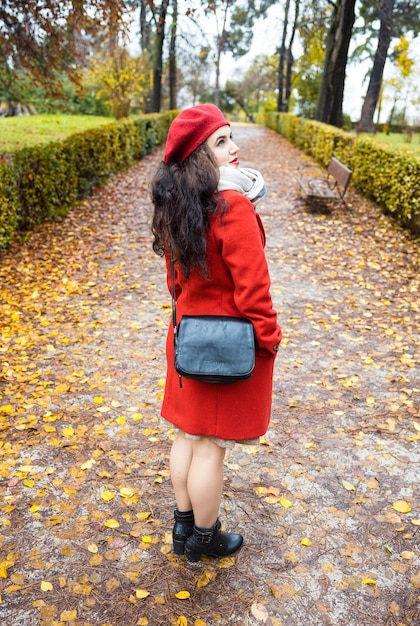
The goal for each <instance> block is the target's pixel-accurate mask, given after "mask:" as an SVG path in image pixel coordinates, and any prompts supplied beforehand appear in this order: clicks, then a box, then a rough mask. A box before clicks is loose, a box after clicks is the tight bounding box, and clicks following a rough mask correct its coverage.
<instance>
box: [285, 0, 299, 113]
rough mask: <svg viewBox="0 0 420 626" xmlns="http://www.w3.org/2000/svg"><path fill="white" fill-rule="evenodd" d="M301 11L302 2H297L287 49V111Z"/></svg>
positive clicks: (296, 0)
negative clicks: (294, 44) (293, 50)
mask: <svg viewBox="0 0 420 626" xmlns="http://www.w3.org/2000/svg"><path fill="white" fill-rule="evenodd" d="M299 10H300V0H295V19H294V22H293V28H292V34H291V35H290V41H289V46H288V49H287V65H286V86H285V92H284V95H285V99H286V103H287V109H286V110H287V111H288V110H289V102H290V95H291V93H292V67H293V61H294V58H293V53H292V47H293V42H294V40H295V34H296V29H297V26H298V21H299Z"/></svg>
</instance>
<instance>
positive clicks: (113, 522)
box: [104, 519, 120, 528]
mask: <svg viewBox="0 0 420 626" xmlns="http://www.w3.org/2000/svg"><path fill="white" fill-rule="evenodd" d="M104 526H106V527H107V528H119V526H120V524H119V522H117V520H116V519H108V520H107V521H106V522H104Z"/></svg>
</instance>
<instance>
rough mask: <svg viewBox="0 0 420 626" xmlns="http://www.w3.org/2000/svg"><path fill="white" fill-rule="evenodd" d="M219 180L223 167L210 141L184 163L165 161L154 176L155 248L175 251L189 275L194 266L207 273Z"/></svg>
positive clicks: (186, 276) (155, 249)
mask: <svg viewBox="0 0 420 626" xmlns="http://www.w3.org/2000/svg"><path fill="white" fill-rule="evenodd" d="M218 182H219V169H218V166H217V163H216V161H215V159H214V156H213V153H212V152H211V150H210V148H209V147H208V146H207V144H206V143H203V144H201V146H199V147H198V148H197V149H196V150H194V152H192V153H191V155H190V156H189V157H188V158H187V159H185V161H183V162H182V163H177V162H174V163H169V164H166V163H164V162H163V161H162V162H161V163H160V165H159V167H158V170H157V172H156V174H155V176H154V178H153V181H152V201H153V205H154V214H153V221H152V233H153V235H154V241H153V250H154V251H155V252H156V253H157V254H159V255H160V256H163V255H164V254H165V253H167V254H171V257H172V258H173V259H174V260H175V261H177V262H178V263H179V264H180V265H181V268H182V270H183V272H184V276H185V278H188V276H189V274H190V273H191V271H192V270H193V269H197V270H198V271H200V272H201V273H202V274H204V275H207V260H206V257H207V238H206V234H207V230H208V228H209V224H210V216H211V215H213V214H214V213H215V212H216V210H217V207H218V198H217V184H218ZM219 202H220V200H219Z"/></svg>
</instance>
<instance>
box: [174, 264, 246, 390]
mask: <svg viewBox="0 0 420 626" xmlns="http://www.w3.org/2000/svg"><path fill="white" fill-rule="evenodd" d="M171 281H172V321H173V326H174V348H175V369H176V371H177V372H178V374H179V376H180V383H181V384H182V376H184V377H185V378H193V379H195V380H201V381H203V382H206V383H225V384H226V383H235V382H238V381H242V380H247V379H248V378H250V377H251V375H252V372H253V370H254V366H255V335H254V328H253V326H252V323H251V322H250V321H249V320H247V319H245V318H243V317H229V316H224V315H184V316H183V317H182V319H181V321H180V322H179V324H177V318H176V293H175V268H174V263H173V261H171Z"/></svg>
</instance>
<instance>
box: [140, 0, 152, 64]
mask: <svg viewBox="0 0 420 626" xmlns="http://www.w3.org/2000/svg"><path fill="white" fill-rule="evenodd" d="M146 12H147V2H146V0H141V2H140V47H141V49H142V51H143V52H146V51H147V52H148V51H150V26H149V24H148V22H147V13H146Z"/></svg>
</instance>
